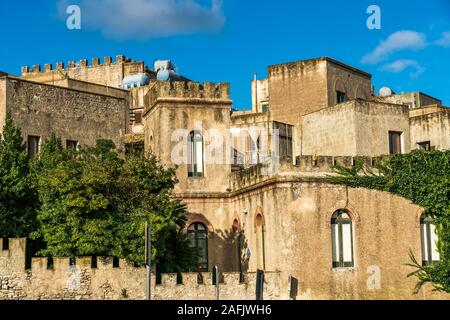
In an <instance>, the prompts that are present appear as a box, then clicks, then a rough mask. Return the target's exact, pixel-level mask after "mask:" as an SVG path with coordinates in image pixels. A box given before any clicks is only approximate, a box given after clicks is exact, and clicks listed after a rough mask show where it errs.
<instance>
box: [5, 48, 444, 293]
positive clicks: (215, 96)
mask: <svg viewBox="0 0 450 320" xmlns="http://www.w3.org/2000/svg"><path fill="white" fill-rule="evenodd" d="M171 66H172V65H171V63H170V62H164V61H158V62H157V63H156V64H155V70H151V69H150V68H148V67H147V66H146V65H145V63H143V62H135V61H133V60H131V59H128V58H126V57H123V56H118V57H117V58H116V60H115V61H114V62H113V61H112V59H111V58H105V60H104V63H103V64H100V62H99V59H93V60H92V64H91V65H89V64H88V62H87V60H82V61H80V62H79V63H78V64H77V63H74V62H70V63H69V65H68V67H67V68H64V65H63V64H62V63H58V64H57V65H56V68H55V69H54V68H53V66H52V65H46V66H45V68H44V70H43V71H41V68H40V67H39V66H35V67H33V68H31V69H30V68H29V67H23V68H22V75H21V76H20V77H15V76H12V75H7V74H0V125H1V124H2V123H3V122H4V117H5V114H6V112H11V114H12V115H13V118H14V120H15V122H16V123H17V124H18V125H19V126H20V127H21V128H22V131H23V134H24V138H25V139H26V140H27V142H28V145H29V149H30V152H31V153H32V154H35V153H37V152H38V151H39V143H40V142H41V141H42V139H45V137H46V136H47V135H48V133H49V132H50V131H54V132H56V134H57V135H59V136H61V137H62V138H63V140H65V141H66V142H67V146H68V147H73V146H74V145H78V144H80V145H92V144H94V143H95V141H96V140H97V139H105V138H108V139H112V140H113V141H114V142H115V144H116V145H117V146H118V147H119V148H120V149H122V150H124V151H127V150H131V149H138V150H143V151H145V152H152V153H154V154H155V155H157V157H158V158H159V160H160V161H161V163H162V164H164V165H166V166H177V178H178V180H179V183H178V184H177V186H176V188H175V190H174V192H173V196H174V197H177V198H180V199H182V200H183V201H184V202H185V203H186V204H187V207H188V210H189V213H190V214H189V217H188V222H187V224H186V228H185V231H186V232H187V233H188V234H189V237H190V239H191V241H192V245H193V246H196V247H197V248H198V250H199V253H200V259H199V264H198V271H199V272H210V271H211V270H212V268H213V267H214V266H216V265H217V266H218V267H219V269H220V270H221V271H223V272H237V274H239V273H242V274H247V273H249V272H250V273H252V272H255V271H256V270H258V269H260V270H264V271H265V272H267V274H268V275H271V276H270V280H268V282H267V286H268V289H269V292H270V297H271V298H274V299H275V298H277V299H287V298H289V297H291V298H294V299H373V298H376V299H417V298H420V299H442V298H443V299H448V298H449V296H448V295H444V294H439V293H435V292H432V291H431V290H430V288H429V287H426V288H424V289H422V290H421V291H420V293H419V294H414V286H415V284H416V281H417V280H416V279H415V278H408V277H407V275H408V273H409V272H411V271H412V269H411V268H410V267H408V266H407V264H408V263H409V262H410V258H409V251H410V250H412V252H413V253H414V254H415V255H416V257H417V258H418V259H422V261H423V263H433V261H436V260H438V259H439V255H438V253H437V252H436V245H435V234H434V232H432V229H433V226H432V225H430V224H429V222H427V220H426V219H425V217H424V216H423V209H422V208H420V207H418V206H416V205H414V204H412V203H411V202H410V201H408V200H406V199H403V198H401V197H398V196H395V195H392V194H389V193H385V192H379V191H374V190H366V189H353V188H348V187H345V186H336V185H330V184H328V183H327V180H326V178H327V176H328V175H330V174H333V169H332V166H333V165H336V164H338V165H343V166H351V165H352V164H353V163H354V162H355V160H356V159H360V158H361V159H364V161H365V163H366V166H368V167H371V166H373V164H374V162H375V161H376V159H375V158H374V157H378V156H382V155H389V154H396V153H408V152H410V151H412V150H416V149H426V150H431V149H433V148H434V149H438V150H445V149H449V148H450V132H449V131H450V108H447V107H444V106H443V105H442V102H441V101H440V100H438V99H435V98H432V97H429V96H427V95H425V94H423V93H420V92H417V93H410V94H404V93H402V94H395V93H393V92H392V90H389V89H388V88H383V89H382V90H381V92H380V94H378V95H375V93H374V90H373V86H372V83H371V79H372V76H371V75H370V74H368V73H366V72H364V71H361V70H358V69H356V68H354V67H351V66H348V65H346V64H344V63H341V62H338V61H336V60H333V59H330V58H318V59H311V60H304V61H298V62H292V63H286V64H280V65H275V66H270V67H269V68H268V77H267V79H257V78H256V76H255V78H254V80H253V81H252V108H251V110H246V111H236V110H234V109H232V100H231V99H230V94H229V84H227V83H218V84H215V83H197V82H192V81H190V80H188V79H186V78H184V77H182V76H181V75H178V74H176V72H175V71H174V70H173V69H171ZM430 230H431V231H430ZM3 256H4V257H8V255H7V254H6V253H5V254H4V255H3ZM0 262H1V260H0ZM80 263H81V262H80ZM33 266H34V264H33ZM2 268H3V269H2ZM36 268H38V267H36ZM2 270H5V267H2V265H1V264H0V273H1V272H3V271H2ZM5 272H6V271H5ZM86 272H88V273H90V272H93V274H95V272H94V271H86ZM102 272H103V273H102ZM111 272H113V271H111ZM114 272H118V274H120V276H119V275H118V277H125V276H124V275H123V274H122V272H125V273H126V272H142V271H133V270H132V269H126V268H125V270H122V271H120V272H119V271H114ZM7 273H8V274H9V273H11V271H7ZM32 273H33V270H31V274H32ZM49 274H50V273H45V272H44V271H37V277H38V279H40V280H39V281H41V282H40V283H42V281H50V280H45V279H47V278H48V277H49V276H48V275H49ZM98 274H102V276H99V277H100V278H101V279H103V280H105V279H106V278H105V277H107V276H106V275H103V274H104V271H98ZM106 274H107V273H106ZM111 274H112V273H111ZM191 276H192V275H186V277H187V278H189V279H190V277H191ZM235 276H236V274H234V275H233V276H229V277H228V279H234V280H230V281H231V283H233V281H235V280H236V279H235V278H233V277H235ZM58 277H60V278H61V277H62V278H63V279H64V277H65V273H63V275H61V273H58ZM19 278H20V277H19ZM19 278H18V279H19ZM31 279H32V276H31ZM42 279H44V280H42ZM58 279H59V278H58ZM89 279H90V280H89V283H90V285H91V287H93V286H97V285H98V286H97V287H100V284H99V283H98V282H96V281H99V280H98V278H96V277H94V276H90V277H89ZM130 279H134V277H130ZM183 279H184V278H183ZM268 279H269V278H268ZM288 279H296V281H297V282H296V283H298V285H297V286H296V289H295V290H294V289H293V287H292V286H290V285H289V282H288ZM17 281H19V280H17ZM61 281H63V280H61ZM86 281H87V280H86ZM108 281H109V280H108ZM130 281H131V280H130ZM136 281H138V280H136ZM168 281H169V280H168ZM236 281H237V280H236ZM252 281H253V280H252ZM19 282H20V281H19ZM112 282H114V281H113V280H111V281H109V282H108V283H112ZM237 282H239V281H237ZM62 283H63V284H62V285H60V286H59V287H58V288H59V289H55V290H57V291H58V290H60V291H61V290H65V289H64V281H63V282H62ZM291 283H293V282H291ZM225 284H226V282H225ZM127 285H128V286H129V287H131V288H132V290H133V292H134V293H133V297H135V298H139V297H142V296H143V292H144V288H143V287H142V284H141V287H142V288H141V287H140V286H139V285H136V283H134V282H133V283H129V284H127ZM235 285H237V283H236V284H235ZM97 287H96V288H97ZM139 288H141V289H142V291H141V292H140V293H139V292H137V293H136V290H137V291H139ZM180 288H181V287H180ZM189 288H191V289H192V286H191V287H189ZM28 289H29V288H28ZM122 289H124V288H122ZM160 289H161V288H160ZM24 290H25V289H24ZM95 290H99V289H95ZM111 290H112V291H114V290H115V291H114V292H115V293H114V294H112V295H111V297H116V298H117V297H118V292H119V291H120V286H119V285H115V287H114V288H113V289H111ZM161 290H162V289H161ZM167 290H168V291H167V294H164V293H163V292H164V290H162V291H159V294H160V297H166V298H189V297H188V296H186V292H184V293H183V290H182V289H180V290H181V291H177V292H179V293H176V294H175V293H174V291H173V289H167ZM192 290H193V289H192ZM192 290H191V291H192ZM195 290H197V291H195ZM195 290H194V293H195V294H194V296H191V298H192V297H197V298H207V297H209V298H211V297H210V296H208V295H207V294H205V293H204V292H205V291H201V290H206V289H205V288H203V287H202V288H200V287H196V289H195ZM198 290H200V291H201V292H202V293H199V292H200V291H198ZM208 290H209V289H208ZM25 291H26V290H25ZM231 291H232V289H231ZM58 292H59V291H58ZM102 292H103V291H102ZM180 292H181V293H180ZM98 294H99V293H98V292H97V291H95V292H94V293H91V294H85V295H83V294H81V296H82V297H88V298H89V297H97V298H98V297H99V296H98ZM31 296H33V297H34V298H35V297H36V295H32V294H31V293H30V297H31ZM244 296H245V298H248V297H249V293H248V292H245V293H243V297H244ZM229 297H230V298H231V297H235V296H233V295H230V296H229ZM106 298H107V297H106ZM235 298H236V297H235Z"/></svg>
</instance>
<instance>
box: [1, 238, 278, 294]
mask: <svg viewBox="0 0 450 320" xmlns="http://www.w3.org/2000/svg"><path fill="white" fill-rule="evenodd" d="M3 241H4V240H3V239H0V300H128V299H130V300H143V299H145V281H146V273H145V268H136V267H133V266H131V265H129V264H128V263H127V262H126V261H123V260H121V261H120V263H119V267H113V263H112V259H111V258H98V259H97V260H98V261H97V267H96V268H92V267H91V259H92V258H91V257H81V258H77V259H75V264H74V265H70V263H69V259H68V258H54V259H53V267H52V268H51V269H48V268H47V258H32V267H31V269H27V270H25V246H26V241H25V239H9V246H10V247H9V249H8V250H1V248H2V247H3V244H2V243H3ZM202 277H203V279H202V280H201V281H200V283H199V280H198V274H190V273H184V274H182V283H179V284H178V283H177V277H176V274H163V275H162V280H161V284H156V283H155V275H154V274H153V275H152V287H151V289H152V290H151V291H152V299H156V300H160V299H164V300H189V299H203V300H214V299H215V298H216V287H215V286H213V285H212V280H211V273H208V272H206V273H203V274H202ZM222 278H223V281H222V283H220V285H219V290H220V298H221V299H222V300H254V299H255V290H256V284H255V280H256V275H255V274H254V273H247V274H245V275H244V282H242V283H241V282H240V277H239V273H224V274H222ZM279 282H280V278H279V273H274V272H267V273H266V274H265V285H264V297H265V299H267V300H272V299H280V298H282V295H281V292H280V283H279Z"/></svg>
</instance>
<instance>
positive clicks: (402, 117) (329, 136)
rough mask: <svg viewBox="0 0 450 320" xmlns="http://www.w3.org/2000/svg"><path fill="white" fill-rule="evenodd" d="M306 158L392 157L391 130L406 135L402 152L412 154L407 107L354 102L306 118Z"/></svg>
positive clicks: (303, 135) (304, 120)
mask: <svg viewBox="0 0 450 320" xmlns="http://www.w3.org/2000/svg"><path fill="white" fill-rule="evenodd" d="M302 120H303V126H302V150H301V153H302V154H304V155H321V156H325V155H333V156H370V157H374V156H379V155H384V154H389V140H388V139H389V131H396V132H401V133H402V137H401V139H402V152H403V153H408V152H410V151H411V146H410V127H409V126H410V124H409V110H408V107H407V106H403V105H396V104H388V103H379V102H368V101H365V100H352V101H350V102H346V103H343V104H338V105H335V106H333V107H329V108H325V109H322V110H320V111H317V112H313V113H310V114H307V115H304V116H303V117H302Z"/></svg>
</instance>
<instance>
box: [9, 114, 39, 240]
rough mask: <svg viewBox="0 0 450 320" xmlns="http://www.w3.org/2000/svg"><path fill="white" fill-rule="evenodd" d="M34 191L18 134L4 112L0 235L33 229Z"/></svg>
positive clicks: (35, 205) (23, 233)
mask: <svg viewBox="0 0 450 320" xmlns="http://www.w3.org/2000/svg"><path fill="white" fill-rule="evenodd" d="M36 208H37V194H36V192H35V190H34V189H33V183H32V176H31V175H30V170H29V158H28V154H27V150H26V147H25V144H24V143H23V139H22V133H21V131H20V129H19V128H17V127H15V126H14V123H13V119H12V117H11V115H10V114H9V113H8V114H7V115H6V119H5V125H4V127H3V134H2V135H0V237H25V236H28V234H29V233H30V232H31V231H33V230H34V229H35V228H36Z"/></svg>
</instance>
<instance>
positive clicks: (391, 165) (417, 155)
mask: <svg viewBox="0 0 450 320" xmlns="http://www.w3.org/2000/svg"><path fill="white" fill-rule="evenodd" d="M377 169H378V172H379V173H377V174H375V173H373V172H371V171H370V170H367V169H365V168H364V166H363V164H362V161H357V163H356V164H355V166H354V167H353V168H351V169H347V168H342V167H336V172H337V173H338V174H339V175H338V176H330V177H329V178H328V181H329V182H330V183H334V184H344V185H347V186H350V187H356V188H357V187H364V188H370V189H377V190H381V191H388V192H391V193H394V194H397V195H400V196H402V197H405V198H407V199H409V200H411V201H412V202H413V203H415V204H417V205H420V206H422V207H423V208H424V209H425V213H426V214H428V215H430V216H431V217H432V218H433V220H434V221H433V223H434V224H435V225H436V231H437V235H438V238H439V241H438V243H437V247H438V250H439V253H440V256H441V261H440V262H439V263H437V264H435V265H431V266H422V265H421V264H419V263H418V262H417V259H416V258H415V257H414V255H413V254H412V253H410V255H411V260H412V263H411V264H410V265H411V266H414V267H415V268H416V271H415V272H413V273H411V274H410V275H415V276H417V277H418V279H419V282H418V285H417V290H419V289H420V288H421V287H422V285H423V284H425V283H427V282H429V283H432V285H433V287H434V289H435V290H439V291H445V292H450V151H430V152H426V151H415V152H412V153H409V154H399V155H394V156H392V157H389V158H386V159H384V160H383V161H381V162H380V163H379V164H378V166H377Z"/></svg>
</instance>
